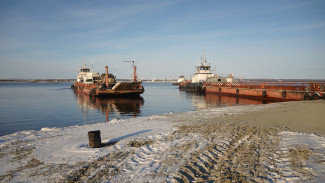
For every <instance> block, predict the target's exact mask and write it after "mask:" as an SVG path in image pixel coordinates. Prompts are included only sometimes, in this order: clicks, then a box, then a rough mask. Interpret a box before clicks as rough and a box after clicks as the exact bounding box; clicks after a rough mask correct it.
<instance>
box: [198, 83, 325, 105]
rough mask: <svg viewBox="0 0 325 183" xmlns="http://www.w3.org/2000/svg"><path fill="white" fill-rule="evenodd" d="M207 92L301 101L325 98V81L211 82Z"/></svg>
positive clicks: (207, 85)
mask: <svg viewBox="0 0 325 183" xmlns="http://www.w3.org/2000/svg"><path fill="white" fill-rule="evenodd" d="M204 86H205V88H206V93H212V94H221V95H228V96H235V97H238V96H239V97H248V98H256V99H271V100H276V101H299V100H318V99H321V98H322V99H325V82H211V80H209V79H208V80H207V82H205V83H204Z"/></svg>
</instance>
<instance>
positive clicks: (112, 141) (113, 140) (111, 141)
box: [101, 130, 151, 147]
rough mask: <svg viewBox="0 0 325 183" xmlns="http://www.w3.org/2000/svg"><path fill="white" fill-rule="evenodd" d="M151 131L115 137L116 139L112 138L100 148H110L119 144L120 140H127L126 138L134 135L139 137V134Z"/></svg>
mask: <svg viewBox="0 0 325 183" xmlns="http://www.w3.org/2000/svg"><path fill="white" fill-rule="evenodd" d="M150 131H151V130H141V131H138V132H134V133H130V134H127V135H123V136H121V137H117V138H113V139H111V140H109V141H108V142H106V143H102V144H101V147H106V146H112V145H115V144H116V143H117V142H119V141H120V140H123V139H125V138H128V137H131V136H135V135H139V134H141V133H146V132H150Z"/></svg>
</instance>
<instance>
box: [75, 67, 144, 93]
mask: <svg viewBox="0 0 325 183" xmlns="http://www.w3.org/2000/svg"><path fill="white" fill-rule="evenodd" d="M127 62H130V64H131V65H132V66H133V81H130V82H118V81H117V80H116V76H114V75H113V74H110V73H108V66H105V70H106V73H105V74H101V75H100V74H99V73H96V72H91V71H90V67H87V65H86V64H85V65H84V66H83V67H82V68H80V70H79V73H78V76H77V80H76V81H75V82H74V84H73V85H72V86H71V88H73V89H74V90H75V91H76V92H81V93H84V94H87V95H90V96H95V97H114V96H117V97H138V96H140V94H142V93H143V92H144V88H143V86H142V85H141V84H142V82H141V81H138V80H137V75H136V66H135V65H134V61H127Z"/></svg>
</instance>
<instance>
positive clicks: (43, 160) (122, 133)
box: [0, 102, 325, 182]
mask: <svg viewBox="0 0 325 183" xmlns="http://www.w3.org/2000/svg"><path fill="white" fill-rule="evenodd" d="M324 104H325V103H324V102H321V103H317V104H313V103H308V104H306V103H302V102H294V103H277V104H268V105H261V106H236V107H228V108H216V109H212V110H204V111H191V112H186V113H181V114H165V115H157V116H150V117H139V118H135V119H129V120H112V121H110V122H108V123H98V124H94V125H84V126H72V127H67V128H54V129H49V128H43V129H42V130H40V131H24V132H17V133H14V134H11V135H6V136H2V137H0V163H1V165H2V166H1V167H0V182H192V181H196V182H200V181H202V182H209V181H210V182H214V181H222V182H223V181H232V182H235V181H236V182H237V181H257V182H304V181H310V182H324V181H325V177H324V175H325V172H324V171H325V163H324V162H325V138H324V135H323V134H322V133H320V134H319V133H318V135H317V134H314V133H303V132H304V131H302V132H294V131H297V130H292V129H291V126H290V125H288V126H285V125H282V126H281V125H278V124H277V121H276V120H277V119H276V118H274V124H273V125H271V124H270V123H271V122H269V121H268V123H267V125H266V124H263V123H261V122H260V121H261V119H260V118H254V116H258V115H257V114H261V113H263V112H265V111H266V112H268V114H271V113H272V111H273V112H275V114H279V116H280V117H281V120H283V118H286V117H288V121H290V119H291V118H290V115H289V116H286V115H284V117H283V116H281V115H280V113H281V110H285V112H286V113H287V112H289V113H290V110H293V112H295V110H297V108H294V107H292V105H293V106H295V107H297V105H304V108H305V106H306V105H310V106H314V105H320V106H321V107H324ZM315 108H319V106H316V107H315ZM323 109H324V108H320V110H321V111H322V110H323ZM277 110H280V112H279V111H277ZM307 110H308V109H307ZM310 110H313V109H310ZM270 111H271V112H270ZM282 112H283V111H282ZM306 112H307V113H306V120H307V119H308V111H306ZM289 118H290V119H289ZM317 119H318V118H317ZM319 120H320V122H317V120H316V122H315V123H313V124H317V125H322V126H320V127H323V125H324V124H323V121H322V120H321V118H320V119H319ZM266 121H267V120H266ZM284 121H285V119H284ZM306 123H308V121H306ZM281 124H282V123H281ZM316 128H317V126H316ZM317 129H319V128H317ZM92 130H100V131H101V138H102V142H103V146H104V147H102V148H97V149H94V148H90V147H89V146H88V136H87V132H88V131H92ZM324 133H325V132H324Z"/></svg>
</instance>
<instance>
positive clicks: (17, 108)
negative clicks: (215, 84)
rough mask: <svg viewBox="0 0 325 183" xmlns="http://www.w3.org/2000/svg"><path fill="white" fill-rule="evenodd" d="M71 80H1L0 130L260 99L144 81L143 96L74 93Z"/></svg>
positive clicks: (101, 119)
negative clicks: (24, 81) (55, 81)
mask: <svg viewBox="0 0 325 183" xmlns="http://www.w3.org/2000/svg"><path fill="white" fill-rule="evenodd" d="M71 84H72V83H17V82H13V83H0V102H1V105H0V136H2V135H6V134H10V133H14V132H17V131H23V130H40V129H41V128H43V127H66V126H72V125H83V124H91V123H98V122H107V121H110V120H112V119H115V118H117V119H123V118H133V117H137V116H150V115H155V114H164V113H180V112H186V111H191V110H202V109H209V108H215V107H225V106H231V105H244V104H262V102H261V101H257V100H251V99H243V98H233V97H226V96H218V95H196V94H193V93H189V92H184V91H179V90H178V87H177V86H173V85H172V84H171V83H143V86H144V88H145V92H144V93H143V94H142V97H141V98H140V99H101V98H94V99H93V98H90V97H89V96H87V95H84V94H80V93H75V92H74V91H73V90H72V89H70V86H71Z"/></svg>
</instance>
